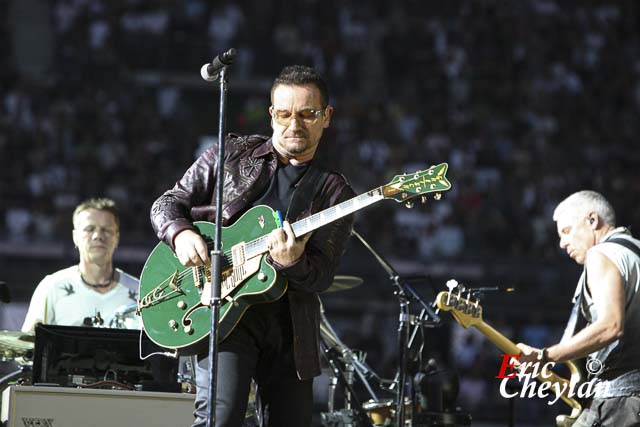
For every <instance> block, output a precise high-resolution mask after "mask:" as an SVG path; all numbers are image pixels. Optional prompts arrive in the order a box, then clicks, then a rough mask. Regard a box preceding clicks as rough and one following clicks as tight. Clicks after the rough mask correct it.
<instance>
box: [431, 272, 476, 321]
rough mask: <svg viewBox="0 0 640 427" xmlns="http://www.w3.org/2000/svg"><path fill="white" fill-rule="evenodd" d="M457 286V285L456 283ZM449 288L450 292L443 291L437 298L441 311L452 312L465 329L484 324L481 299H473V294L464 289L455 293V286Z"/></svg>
mask: <svg viewBox="0 0 640 427" xmlns="http://www.w3.org/2000/svg"><path fill="white" fill-rule="evenodd" d="M456 285H457V283H456ZM456 285H454V286H449V284H447V286H449V291H443V292H440V293H439V294H438V296H437V297H436V305H437V306H438V308H439V309H440V310H443V311H450V312H451V314H452V315H453V317H454V318H455V319H456V321H457V322H458V323H459V324H460V325H462V326H463V327H465V328H468V327H469V326H476V325H479V324H481V323H482V322H483V320H482V306H481V305H480V300H479V299H477V298H476V299H475V300H474V299H473V298H472V297H471V293H470V292H467V293H466V294H465V293H464V292H463V290H462V287H458V290H457V292H456V291H454V288H455V286H456Z"/></svg>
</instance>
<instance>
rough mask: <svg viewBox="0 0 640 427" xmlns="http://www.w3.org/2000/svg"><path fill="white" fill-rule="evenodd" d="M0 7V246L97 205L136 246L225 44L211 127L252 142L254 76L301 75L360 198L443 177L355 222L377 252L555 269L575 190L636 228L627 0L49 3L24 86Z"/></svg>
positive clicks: (192, 133)
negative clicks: (433, 168) (403, 181)
mask: <svg viewBox="0 0 640 427" xmlns="http://www.w3.org/2000/svg"><path fill="white" fill-rule="evenodd" d="M9 3H10V2H0V17H1V18H0V36H2V37H0V76H1V78H0V155H1V157H2V159H3V160H4V162H3V167H2V168H0V200H2V203H0V229H1V230H2V231H3V233H2V236H3V238H2V239H4V240H9V241H15V242H16V243H22V242H50V241H61V240H68V233H69V232H70V228H69V226H68V225H67V222H68V221H67V218H68V216H69V214H70V213H71V212H72V210H73V208H74V206H75V205H76V204H77V203H78V202H79V201H80V200H82V199H84V198H86V197H89V196H91V195H93V194H98V193H99V194H104V195H105V196H107V197H110V198H112V199H114V200H115V201H116V202H117V203H118V205H119V206H120V207H121V217H122V224H123V225H124V226H125V227H126V229H123V230H122V236H123V239H122V245H123V246H126V245H139V246H149V247H150V246H151V245H153V244H154V243H155V236H154V235H153V234H152V230H151V228H150V226H149V221H148V218H147V215H146V214H145V212H147V211H148V209H149V206H150V205H151V203H152V201H153V200H154V199H155V198H156V197H157V196H158V195H159V194H161V192H162V191H163V189H164V188H166V187H167V186H170V185H171V184H173V183H174V182H175V180H176V179H177V178H178V177H179V174H180V172H181V171H182V170H184V168H185V167H186V166H188V165H189V164H190V163H191V162H192V161H193V159H194V156H195V155H196V154H197V152H198V150H202V148H203V146H202V145H203V144H207V143H210V141H212V140H213V138H212V137H211V136H212V135H215V134H217V108H218V105H217V95H216V92H215V91H212V90H211V88H210V86H206V85H205V84H204V83H201V84H200V85H197V84H195V83H185V79H184V78H183V77H184V76H192V77H194V76H195V77H194V78H195V79H197V74H198V70H199V68H200V66H201V65H202V63H204V62H206V61H207V60H210V59H211V58H212V57H213V56H214V55H216V54H217V53H219V52H221V51H224V50H226V49H228V48H230V47H235V48H237V49H238V51H239V52H240V53H239V57H238V58H237V61H236V63H235V65H234V67H233V69H232V72H231V74H230V79H231V83H232V85H233V86H232V88H231V90H230V94H229V99H230V100H231V102H230V111H229V116H228V117H229V119H228V125H227V126H228V130H229V131H237V132H240V133H246V132H255V133H260V132H265V131H266V129H263V128H261V127H260V126H261V125H262V122H264V119H265V117H266V115H267V107H268V103H269V98H268V94H267V92H266V89H265V87H267V88H268V86H269V84H270V83H271V82H270V81H269V80H268V79H267V78H266V77H265V76H270V75H273V74H274V73H275V72H277V70H279V69H280V68H281V67H282V66H283V64H287V63H306V64H309V65H313V66H314V67H315V68H317V69H318V70H320V71H321V72H323V73H324V74H325V75H326V76H327V77H328V80H329V82H330V83H331V86H332V92H333V93H335V94H336V96H335V99H333V100H332V105H334V106H335V108H336V110H339V111H340V114H339V115H338V116H339V118H338V119H337V120H336V122H335V123H334V124H333V125H332V128H330V129H329V130H328V132H329V133H328V134H327V135H326V138H325V142H323V143H325V144H329V145H330V147H329V149H327V150H324V151H325V152H329V153H337V154H336V158H335V159H332V162H333V163H336V162H337V163H338V165H337V166H336V168H337V169H339V170H345V171H350V172H349V173H348V176H347V179H349V181H350V182H351V184H352V185H353V187H354V188H355V189H356V191H357V192H358V193H360V192H364V191H367V190H369V189H371V188H375V187H377V186H379V185H381V184H384V183H386V182H387V181H389V180H390V179H391V178H392V177H393V175H396V174H399V173H406V172H413V171H414V170H416V169H422V168H426V167H428V166H429V165H431V164H436V163H440V162H448V163H449V172H448V176H449V179H450V180H451V181H452V183H453V189H452V190H451V191H450V192H448V193H446V194H445V195H444V196H443V198H442V200H440V201H438V202H434V203H432V204H431V203H429V206H427V207H421V206H420V205H419V204H416V207H414V209H413V210H406V209H404V208H402V207H400V206H395V205H394V204H392V203H391V202H387V203H383V204H380V205H378V206H376V207H374V208H369V209H368V211H367V214H366V215H360V216H359V217H358V220H357V228H358V231H359V232H360V233H361V234H363V235H365V236H367V240H369V241H370V243H371V244H373V245H374V246H375V247H376V248H377V249H378V250H379V251H380V252H382V253H393V255H394V256H400V257H408V258H410V259H412V260H416V261H420V262H428V261H433V260H434V259H438V258H445V259H458V258H466V259H474V260H479V261H482V260H483V259H492V260H494V259H500V258H504V259H510V258H512V257H522V258H531V259H549V260H553V259H555V255H554V254H553V253H552V251H553V250H554V248H556V249H555V250H558V249H557V244H556V240H557V238H556V236H555V234H556V231H555V229H554V225H553V222H552V221H551V211H552V208H553V206H555V204H556V203H557V201H558V200H560V199H561V198H563V197H565V196H566V195H568V194H570V193H572V192H573V191H575V190H576V189H578V188H591V189H594V190H597V191H600V192H602V193H604V194H607V195H608V196H609V198H610V201H611V202H612V204H613V205H614V206H615V208H616V211H617V212H619V213H620V218H619V222H620V223H621V224H625V225H627V224H628V225H633V224H639V223H640V204H638V203H637V202H636V200H635V199H634V198H633V197H630V195H632V194H636V193H637V192H638V191H639V190H640V178H639V177H640V175H638V174H636V173H635V172H634V171H635V167H637V165H638V164H640V163H639V160H640V159H639V155H638V150H637V149H636V147H635V143H633V141H634V140H635V138H636V136H637V135H638V134H639V133H640V122H639V121H638V120H636V117H637V115H638V113H640V78H639V77H640V59H639V58H638V55H637V52H638V50H639V48H640V38H639V37H638V32H637V28H636V21H637V18H638V10H637V7H635V6H634V4H633V3H632V2H623V3H618V2H614V1H605V2H589V3H575V2H570V3H564V2H560V1H559V0H527V1H523V2H514V3H504V2H497V1H488V2H474V1H462V2H454V3H447V2H444V3H430V4H429V6H428V7H426V6H425V5H424V4H423V3H422V2H419V1H416V0H400V1H396V2H385V1H381V0H375V1H369V2H356V1H353V0H346V1H337V0H329V1H323V2H320V1H317V0H304V1H302V2H301V3H300V4H299V5H298V6H296V7H291V6H290V5H289V3H286V2H284V1H282V0H280V1H274V2H264V1H261V0H240V1H233V2H232V1H220V2H215V4H213V3H211V2H206V1H204V0H188V1H178V0H163V1H157V2H151V3H147V2H142V1H139V0H126V1H122V2H109V1H107V0H91V1H89V0H57V1H55V2H51V3H50V7H51V10H50V12H51V21H52V28H53V32H54V34H55V43H54V44H53V45H54V46H55V52H54V55H53V58H54V62H53V66H52V68H51V69H50V70H48V72H47V73H46V75H45V76H42V77H41V78H38V79H36V78H33V77H29V76H27V75H25V74H23V73H21V72H19V71H18V69H19V67H17V65H16V64H15V63H14V62H13V60H12V55H11V51H12V49H14V48H15V47H12V45H11V37H10V35H11V30H10V29H11V23H10V22H8V20H9V19H8V16H10V14H8V13H5V12H6V11H7V10H6V9H8V7H9V6H8V4H9ZM150 76H155V79H154V78H151V77H150ZM194 81H195V80H194ZM340 164H341V166H340ZM544 323H545V320H544V319H541V322H536V323H535V324H532V325H529V326H528V327H527V328H524V327H523V329H521V330H519V331H517V332H520V335H519V336H520V337H521V339H520V340H523V341H531V342H533V340H536V342H539V343H544V342H547V341H549V339H550V335H551V334H550V332H549V330H547V329H546V327H545V326H543V324H544ZM525 335H526V336H528V337H529V338H525ZM467 340H471V341H467ZM461 342H462V343H463V344H462V345H467V342H471V343H473V345H472V348H473V349H474V350H473V353H474V354H477V355H478V357H477V359H475V358H472V359H470V360H466V361H460V363H461V364H462V365H464V366H463V367H462V369H463V370H465V371H466V372H471V371H474V370H476V369H474V367H475V366H476V365H477V364H478V363H482V361H487V363H489V365H490V366H491V368H487V369H489V370H490V371H494V370H495V369H496V367H497V365H496V367H494V366H493V365H492V363H494V362H495V363H498V361H497V360H496V361H494V360H493V359H494V357H493V356H492V355H487V354H486V353H483V349H484V348H485V346H484V345H481V344H479V343H477V342H476V339H475V338H473V337H465V338H464V339H462V341H461ZM540 345H542V344H540ZM478 361H480V362H478ZM465 381H467V382H471V383H473V387H474V389H476V390H485V389H487V387H488V386H487V385H486V384H485V386H482V385H481V384H478V378H476V377H474V376H469V377H468V379H466V380H465ZM487 381H490V379H487ZM469 387H471V384H469ZM469 404H470V405H473V404H474V402H469Z"/></svg>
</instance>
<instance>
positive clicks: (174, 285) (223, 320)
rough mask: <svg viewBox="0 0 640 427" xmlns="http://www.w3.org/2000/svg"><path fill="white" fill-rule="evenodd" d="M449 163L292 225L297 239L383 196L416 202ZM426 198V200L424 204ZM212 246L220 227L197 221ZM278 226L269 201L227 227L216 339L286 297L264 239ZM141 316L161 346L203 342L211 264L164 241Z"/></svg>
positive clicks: (441, 182) (438, 185) (444, 183)
mask: <svg viewBox="0 0 640 427" xmlns="http://www.w3.org/2000/svg"><path fill="white" fill-rule="evenodd" d="M447 168H448V165H447V164H446V163H441V164H439V165H435V166H431V167H430V168H429V169H426V170H423V171H418V172H415V173H412V174H404V175H396V176H395V177H394V178H393V180H392V181H391V182H390V183H389V184H387V185H383V186H381V187H378V188H376V189H374V190H371V191H368V192H367V193H364V194H361V195H359V196H357V197H354V198H352V199H349V200H346V201H344V202H342V203H340V204H338V205H335V206H332V207H331V208H329V209H325V210H323V211H321V212H318V213H316V214H313V215H311V216H309V217H307V218H304V219H302V220H300V221H297V222H295V223H293V224H292V228H293V231H294V234H295V235H296V237H300V236H302V235H305V234H307V233H309V232H311V231H313V230H316V229H318V228H320V227H322V226H323V225H326V224H329V223H330V222H333V221H335V220H337V219H340V218H342V217H344V216H346V215H350V214H352V213H354V212H356V211H357V210H359V209H362V208H364V207H366V206H369V205H371V204H373V203H375V202H377V201H379V200H383V199H393V200H396V201H398V202H406V203H411V199H412V198H414V197H416V196H420V195H425V194H428V193H436V194H435V199H436V200H437V199H440V192H443V191H447V190H449V189H450V188H451V183H450V182H449V181H448V180H447V178H446V172H447ZM425 200H426V197H423V201H425ZM194 226H195V227H196V228H197V229H198V231H199V232H200V234H201V235H202V236H203V238H204V240H205V242H206V243H207V245H208V246H209V248H211V247H213V238H214V233H215V224H213V223H210V222H204V221H200V222H195V223H194ZM280 226H281V224H280V223H279V220H278V218H277V215H276V214H275V212H274V211H273V210H272V209H271V208H269V207H268V206H255V207H253V208H251V209H249V210H248V211H247V212H245V213H244V215H242V216H241V217H240V218H239V219H238V220H237V221H236V222H235V223H234V224H233V225H231V226H229V227H223V228H222V239H221V242H222V251H223V255H222V268H221V270H222V280H221V298H222V304H221V307H220V320H219V331H218V334H219V337H220V340H224V338H226V336H227V335H228V334H229V333H230V332H231V331H232V330H233V328H234V327H235V325H236V324H237V323H238V322H239V321H240V319H241V317H242V315H243V314H244V312H245V311H246V310H247V308H249V307H250V306H251V305H253V304H259V303H264V302H272V301H275V300H277V299H278V298H280V297H282V296H283V295H284V293H285V292H286V289H287V283H286V280H285V279H284V278H282V277H279V276H278V275H277V274H276V271H275V269H274V268H273V267H272V266H271V265H270V264H269V263H267V262H266V259H265V255H266V254H267V253H268V247H267V236H268V235H269V234H270V233H271V231H273V230H274V229H276V228H278V227H280ZM139 295H140V296H139V301H138V313H139V314H140V316H141V318H142V324H143V328H144V330H145V332H146V334H147V335H148V336H149V338H150V339H151V340H152V341H153V342H155V343H156V344H158V345H160V346H162V347H165V348H169V349H174V350H176V351H177V350H180V351H181V352H184V351H188V350H189V349H190V347H192V346H193V345H194V344H196V343H198V342H200V341H202V340H204V339H206V338H207V337H208V335H209V330H210V324H211V309H210V307H209V303H210V299H211V272H210V268H209V266H199V267H185V266H183V265H182V264H181V263H180V261H179V260H178V258H177V257H176V256H175V255H174V253H173V251H172V250H171V248H170V247H169V246H168V245H167V244H165V243H159V244H158V245H157V246H156V247H155V248H154V249H153V251H152V252H151V254H150V255H149V257H148V259H147V261H146V263H145V265H144V268H143V270H142V274H141V276H140V293H139Z"/></svg>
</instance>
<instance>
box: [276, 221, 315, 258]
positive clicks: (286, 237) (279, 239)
mask: <svg viewBox="0 0 640 427" xmlns="http://www.w3.org/2000/svg"><path fill="white" fill-rule="evenodd" d="M311 234H312V233H308V234H305V235H304V236H302V237H301V238H299V239H296V236H295V234H294V233H293V228H291V224H289V222H288V221H284V223H283V224H282V228H276V229H275V230H273V231H272V232H271V233H270V234H269V241H268V247H269V254H270V255H271V258H272V259H273V261H275V263H276V264H277V265H278V266H281V267H287V266H289V265H291V264H293V263H295V262H296V261H298V259H300V257H301V256H302V254H303V253H304V248H305V246H306V245H307V242H308V241H309V238H310V237H311Z"/></svg>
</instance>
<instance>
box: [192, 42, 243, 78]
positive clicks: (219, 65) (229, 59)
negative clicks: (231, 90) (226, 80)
mask: <svg viewBox="0 0 640 427" xmlns="http://www.w3.org/2000/svg"><path fill="white" fill-rule="evenodd" d="M237 53H238V52H237V51H236V50H235V49H234V48H231V49H229V50H228V51H226V52H224V53H221V54H220V55H218V56H216V57H215V58H213V61H211V63H209V64H204V65H203V66H202V68H200V75H201V76H202V78H203V79H205V80H206V81H208V82H214V81H216V80H218V77H219V76H220V70H222V69H223V68H224V67H226V66H227V65H231V64H232V63H233V60H234V59H235V57H236V55H237Z"/></svg>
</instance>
